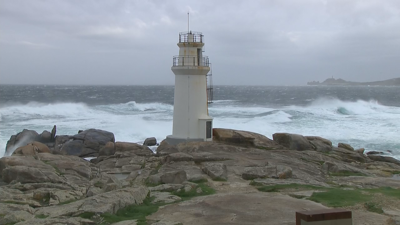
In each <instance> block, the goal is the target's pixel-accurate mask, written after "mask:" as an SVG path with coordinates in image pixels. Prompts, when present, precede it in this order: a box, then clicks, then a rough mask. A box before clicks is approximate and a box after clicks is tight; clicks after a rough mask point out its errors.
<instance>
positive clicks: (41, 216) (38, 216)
mask: <svg viewBox="0 0 400 225" xmlns="http://www.w3.org/2000/svg"><path fill="white" fill-rule="evenodd" d="M47 217H49V216H46V215H43V214H39V215H36V216H35V218H38V219H45V218H47Z"/></svg>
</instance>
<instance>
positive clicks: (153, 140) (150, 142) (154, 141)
mask: <svg viewBox="0 0 400 225" xmlns="http://www.w3.org/2000/svg"><path fill="white" fill-rule="evenodd" d="M143 145H146V146H155V145H157V139H156V138H155V137H149V138H146V140H144V142H143Z"/></svg>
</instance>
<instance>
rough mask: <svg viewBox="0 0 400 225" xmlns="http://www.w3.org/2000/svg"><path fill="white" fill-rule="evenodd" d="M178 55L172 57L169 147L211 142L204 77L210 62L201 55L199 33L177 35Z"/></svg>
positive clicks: (210, 120) (208, 69) (201, 40)
mask: <svg viewBox="0 0 400 225" xmlns="http://www.w3.org/2000/svg"><path fill="white" fill-rule="evenodd" d="M178 47H179V55H178V56H174V57H173V63H172V68H171V69H172V72H173V73H174V74H175V92H174V116H173V128H172V135H168V136H167V139H166V140H167V142H168V143H169V144H174V145H175V144H178V143H181V142H189V141H211V140H212V118H211V117H210V116H209V115H208V100H207V74H208V72H209V71H210V62H209V60H208V57H207V56H204V55H203V47H204V36H203V34H202V33H200V32H192V31H188V32H181V33H179V42H178Z"/></svg>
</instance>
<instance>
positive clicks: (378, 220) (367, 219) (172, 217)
mask: <svg viewBox="0 0 400 225" xmlns="http://www.w3.org/2000/svg"><path fill="white" fill-rule="evenodd" d="M326 208H327V207H325V206H323V205H321V204H319V203H316V202H312V201H308V200H303V199H296V198H292V197H289V196H287V195H282V194H279V193H260V192H255V193H229V194H216V195H211V196H205V197H198V198H195V199H192V200H190V201H186V202H182V203H178V204H172V205H167V206H165V207H162V208H160V209H159V210H158V212H156V213H154V214H152V215H150V216H148V217H147V219H148V220H153V221H158V223H160V224H174V222H175V223H182V224H192V225H196V224H198V225H200V224H209V225H213V224H215V225H217V224H218V225H220V224H249V225H250V224H252V225H254V224H260V225H261V224H263V225H264V224H268V225H295V224H296V222H295V221H296V220H295V214H296V212H297V211H305V210H318V209H326ZM177 218H179V220H177ZM388 220H389V217H387V216H384V215H380V214H376V213H370V212H363V211H353V224H354V225H373V224H374V225H378V224H387V221H388Z"/></svg>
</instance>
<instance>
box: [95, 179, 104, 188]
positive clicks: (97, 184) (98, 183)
mask: <svg viewBox="0 0 400 225" xmlns="http://www.w3.org/2000/svg"><path fill="white" fill-rule="evenodd" d="M93 186H95V187H98V188H103V186H104V184H103V182H101V181H99V180H98V181H96V183H94V184H93Z"/></svg>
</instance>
